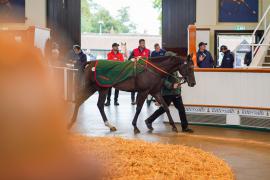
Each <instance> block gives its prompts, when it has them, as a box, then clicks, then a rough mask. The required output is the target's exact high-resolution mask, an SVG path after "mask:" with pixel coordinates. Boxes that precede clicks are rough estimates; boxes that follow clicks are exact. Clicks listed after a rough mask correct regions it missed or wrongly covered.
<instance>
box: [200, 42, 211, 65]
mask: <svg viewBox="0 0 270 180" xmlns="http://www.w3.org/2000/svg"><path fill="white" fill-rule="evenodd" d="M206 46H207V43H204V42H200V43H199V50H198V52H197V64H198V66H199V67H200V68H213V67H214V60H213V57H212V55H211V53H210V52H209V51H207V50H206Z"/></svg>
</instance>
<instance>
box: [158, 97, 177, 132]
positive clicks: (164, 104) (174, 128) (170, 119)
mask: <svg viewBox="0 0 270 180" xmlns="http://www.w3.org/2000/svg"><path fill="white" fill-rule="evenodd" d="M153 96H154V97H155V99H156V101H157V102H158V103H159V104H161V105H162V107H163V108H164V110H165V112H166V114H167V116H168V118H169V122H170V125H171V126H172V130H173V131H174V132H178V130H177V127H176V126H175V123H174V121H173V118H172V115H171V113H170V110H169V107H168V105H167V103H166V102H165V100H164V99H163V97H162V95H161V93H160V92H159V93H157V94H155V95H153Z"/></svg>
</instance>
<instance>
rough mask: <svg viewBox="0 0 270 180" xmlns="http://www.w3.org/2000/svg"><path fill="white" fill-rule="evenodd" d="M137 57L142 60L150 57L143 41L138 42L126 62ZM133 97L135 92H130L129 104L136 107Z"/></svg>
mask: <svg viewBox="0 0 270 180" xmlns="http://www.w3.org/2000/svg"><path fill="white" fill-rule="evenodd" d="M138 57H142V58H149V57H150V50H149V49H147V48H146V46H145V40H144V39H140V40H139V47H138V48H136V49H134V50H133V51H132V52H131V54H130V56H129V58H128V60H132V59H133V58H138ZM135 96H136V92H131V104H132V105H136V101H135Z"/></svg>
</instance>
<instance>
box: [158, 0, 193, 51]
mask: <svg viewBox="0 0 270 180" xmlns="http://www.w3.org/2000/svg"><path fill="white" fill-rule="evenodd" d="M195 21H196V0H163V1H162V45H163V47H164V48H165V49H167V50H172V51H175V52H177V53H179V54H180V55H186V53H187V46H188V43H187V42H188V41H187V38H188V37H187V28H188V25H190V24H194V23H195Z"/></svg>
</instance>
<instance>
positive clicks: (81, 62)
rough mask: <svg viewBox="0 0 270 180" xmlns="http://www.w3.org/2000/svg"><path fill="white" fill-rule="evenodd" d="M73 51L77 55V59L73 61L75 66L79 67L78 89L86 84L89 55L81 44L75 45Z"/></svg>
mask: <svg viewBox="0 0 270 180" xmlns="http://www.w3.org/2000/svg"><path fill="white" fill-rule="evenodd" d="M73 51H74V53H75V54H76V55H77V57H76V58H75V59H72V62H73V63H74V66H75V68H76V69H78V85H79V88H78V89H79V90H80V88H83V86H84V78H83V77H84V67H85V65H86V63H87V57H86V55H85V54H84V53H83V51H82V50H81V47H80V46H79V45H74V46H73Z"/></svg>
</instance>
